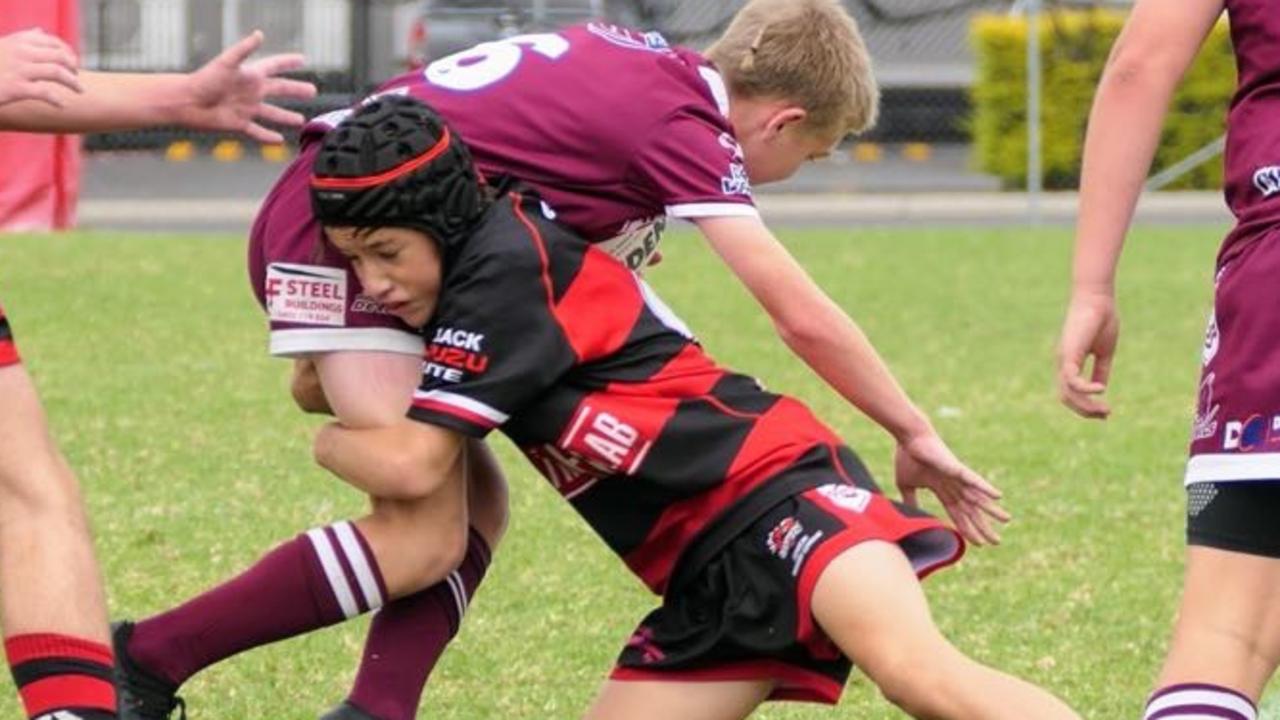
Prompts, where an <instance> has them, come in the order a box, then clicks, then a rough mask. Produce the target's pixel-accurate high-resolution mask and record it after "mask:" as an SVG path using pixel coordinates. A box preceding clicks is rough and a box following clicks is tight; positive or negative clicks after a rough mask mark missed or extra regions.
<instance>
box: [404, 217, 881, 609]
mask: <svg viewBox="0 0 1280 720" xmlns="http://www.w3.org/2000/svg"><path fill="white" fill-rule="evenodd" d="M551 215H552V213H551V211H550V209H549V208H547V206H546V205H544V204H543V203H542V202H541V201H539V200H537V199H536V198H534V197H532V196H530V195H520V194H517V193H515V192H511V193H509V194H507V195H504V196H503V198H502V200H500V201H499V202H498V203H497V204H496V205H495V207H494V208H493V210H491V211H490V212H489V214H488V216H487V217H486V218H485V220H484V222H483V223H482V225H481V227H480V228H479V229H478V230H477V232H476V233H475V235H474V236H472V237H471V238H469V239H468V240H467V241H466V242H465V243H463V244H462V246H461V247H460V248H459V249H458V250H457V251H456V253H455V256H454V257H450V258H449V260H448V263H447V266H446V268H445V274H444V281H443V286H442V289H441V293H440V298H439V303H438V305H437V309H436V312H435V314H434V316H433V318H432V320H431V322H430V323H429V325H428V326H427V327H426V328H424V329H423V335H424V338H425V340H426V342H427V356H426V358H425V359H424V363H423V379H422V385H421V387H420V388H419V390H418V391H417V392H416V393H415V397H414V402H413V407H412V408H411V410H410V416H411V417H412V418H414V419H416V420H419V421H423V422H428V423H433V424H436V425H441V426H445V427H449V428H452V429H455V430H457V431H459V432H462V433H465V434H467V435H471V436H476V437H482V436H484V435H485V434H487V433H488V432H490V431H491V430H494V429H501V430H502V431H503V432H504V433H505V434H506V435H507V436H508V437H510V438H511V440H512V441H514V442H515V444H516V445H517V446H519V447H520V449H521V450H522V451H523V452H524V454H525V455H526V456H527V457H528V458H529V460H530V461H531V462H532V463H533V464H534V466H536V467H537V469H538V470H539V472H540V473H541V474H542V475H543V476H545V477H546V479H547V480H548V481H550V482H551V484H552V485H553V486H555V488H556V489H557V490H558V491H559V492H560V494H561V495H562V496H563V497H564V498H565V499H567V500H568V501H569V502H570V503H572V504H573V506H574V507H575V508H576V509H577V511H578V512H579V513H580V514H581V515H582V516H583V517H584V518H585V519H586V520H587V522H588V523H589V524H590V525H591V527H592V528H593V529H594V530H595V532H596V533H598V534H599V535H600V536H601V537H602V538H603V539H604V540H605V542H607V543H608V544H609V546H610V547H611V548H612V549H613V550H614V551H615V552H617V553H618V554H619V555H621V556H622V558H623V559H624V560H625V561H626V563H627V565H628V566H629V567H630V568H631V569H632V571H634V572H635V573H636V574H637V575H638V576H639V577H640V578H641V579H642V580H643V581H644V582H645V583H646V584H647V585H648V586H649V587H650V588H651V589H653V590H654V591H655V592H659V593H660V592H662V591H663V590H664V588H665V587H666V584H667V581H668V579H669V577H670V575H671V572H672V569H673V567H674V565H675V563H676V560H677V559H678V558H679V556H680V553H681V551H682V550H683V549H684V548H686V547H688V546H689V545H690V544H691V543H693V541H694V540H695V539H697V538H698V537H699V535H700V534H701V533H703V532H704V531H705V530H707V528H708V527H709V526H711V525H712V524H713V523H721V524H722V522H723V518H725V517H726V516H727V515H729V514H731V513H727V512H726V511H728V510H730V509H733V510H734V511H735V512H737V511H738V510H741V509H743V508H744V507H745V506H747V505H752V506H760V505H763V506H764V507H760V508H759V510H760V511H763V510H764V509H767V507H768V506H771V505H772V504H774V503H776V502H778V501H779V500H781V499H782V498H783V497H784V496H786V495H790V494H792V493H794V492H798V491H799V490H800V489H802V488H807V487H815V486H817V485H820V484H823V483H829V482H832V481H833V479H838V478H839V476H840V475H844V476H845V479H846V480H847V479H848V473H847V472H846V468H847V467H848V463H847V462H844V463H842V461H841V459H840V458H839V456H842V455H843V456H844V457H845V458H847V457H848V456H850V455H851V453H849V451H848V450H847V449H844V448H841V447H840V440H839V439H838V438H837V437H836V435H835V434H834V433H833V432H832V431H831V430H829V429H828V428H827V427H826V426H824V425H823V424H822V423H821V422H819V421H818V420H817V419H816V418H815V417H814V416H813V414H812V413H811V412H810V411H809V409H808V408H806V407H805V406H804V405H803V404H801V403H800V402H798V401H796V400H793V399H791V398H788V397H784V396H780V395H776V394H773V393H770V392H767V391H765V390H764V389H763V388H761V386H760V385H759V384H758V383H757V382H756V381H755V380H754V379H752V378H750V377H746V376H744V375H739V374H736V373H733V372H730V371H727V370H725V369H723V368H721V367H719V366H717V365H716V364H715V363H714V362H713V361H712V360H711V359H710V358H709V357H708V356H707V355H706V353H704V352H703V350H702V348H701V347H700V346H699V345H698V343H697V342H696V341H695V340H694V338H693V336H692V334H691V333H690V332H689V329H688V328H687V327H686V326H685V324H684V323H683V322H681V321H680V320H679V319H678V318H677V317H676V316H675V314H673V313H672V311H671V310H670V309H669V308H668V307H667V306H666V305H664V304H663V302H662V301H661V300H660V299H659V298H658V296H657V295H656V294H654V292H653V291H652V289H650V288H649V287H648V286H647V285H646V284H645V282H644V281H643V280H642V279H641V278H640V277H638V276H637V275H635V274H634V273H632V272H630V271H629V270H628V269H627V268H626V267H625V266H624V265H623V264H622V263H620V262H619V261H617V260H615V259H614V258H613V257H611V256H609V255H608V254H606V253H605V252H604V251H602V250H600V249H598V248H596V247H594V246H591V245H589V244H587V243H586V242H584V241H582V240H580V239H579V238H577V237H575V236H573V235H572V234H570V233H569V232H567V231H566V230H564V229H562V228H560V227H559V226H558V225H556V224H555V223H554V222H552V221H551V217H549V216H551ZM853 462H855V463H856V460H854V461H853Z"/></svg>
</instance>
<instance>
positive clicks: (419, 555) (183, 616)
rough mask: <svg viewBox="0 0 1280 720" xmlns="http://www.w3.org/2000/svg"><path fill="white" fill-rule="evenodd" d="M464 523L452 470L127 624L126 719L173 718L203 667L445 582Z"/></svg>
mask: <svg viewBox="0 0 1280 720" xmlns="http://www.w3.org/2000/svg"><path fill="white" fill-rule="evenodd" d="M463 462H465V461H463ZM466 528H467V512H466V487H465V482H464V476H463V474H462V473H461V472H456V473H451V474H450V478H449V479H448V480H447V481H446V482H445V483H443V484H442V485H441V487H440V488H439V489H438V490H437V492H435V493H433V494H432V495H430V496H427V497H425V498H422V499H421V500H419V501H417V502H410V501H379V502H377V503H375V507H374V510H373V512H371V513H370V514H369V515H367V516H365V517H364V518H361V519H360V520H358V521H356V522H354V523H346V522H341V523H335V524H334V525H330V526H328V527H324V528H316V529H314V530H311V531H308V532H306V533H304V534H302V535H300V536H298V537H297V538H295V539H293V540H291V541H289V542H287V543H284V544H283V545H280V546H278V547H277V548H275V549H274V550H272V551H271V552H269V553H268V554H267V555H265V556H264V557H263V558H262V559H261V560H260V561H259V562H258V563H257V564H255V565H254V566H253V567H251V568H249V569H248V570H247V571H245V572H244V573H242V574H241V575H239V576H237V577H235V578H233V579H231V580H230V581H228V582H226V583H224V584H222V585H219V586H218V587H215V588H213V589H212V590H210V591H208V592H206V593H204V594H203V595H200V596H199V597H196V598H194V599H192V600H190V601H188V602H187V603H185V604H183V605H182V606H180V607H178V608H175V609H174V610H171V611H169V612H166V613H163V614H161V615H158V616H156V617H153V618H149V619H147V620H145V621H143V622H141V623H138V624H137V625H136V626H130V625H124V626H122V627H121V628H120V629H119V630H118V631H117V634H116V637H115V647H116V652H117V654H118V655H119V659H118V663H119V667H120V668H122V670H123V675H122V678H121V686H120V691H121V717H123V718H127V719H129V720H134V719H136V720H150V719H151V718H167V717H168V716H169V712H170V711H171V710H172V709H173V708H174V707H175V706H176V703H177V700H176V698H175V695H174V693H175V692H176V690H177V687H178V686H179V685H180V684H181V683H182V682H183V681H185V680H186V679H187V678H189V677H190V676H191V675H193V674H195V673H196V672H198V671H199V670H201V669H203V668H205V667H208V666H209V665H212V664H213V663H216V662H218V661H220V660H223V659H225V658H227V657H230V656H232V655H234V654H236V653H239V652H242V651H244V650H247V649H250V648H253V647H258V646H260V645H265V644H267V643H271V642H275V641H277V640H283V639H285V638H288V637H293V636H295V635H299V634H301V633H305V632H309V631H312V630H316V629H318V628H321V627H325V626H328V625H332V624H335V623H338V622H341V621H343V620H346V619H349V618H352V617H355V616H356V615H358V614H361V613H364V612H368V611H371V610H376V609H377V608H379V607H381V606H382V605H383V604H384V602H385V601H386V600H388V599H394V598H400V597H404V596H406V595H409V594H411V593H414V592H417V591H418V590H421V589H423V588H425V587H428V586H430V585H432V584H434V583H437V582H439V581H440V579H441V578H442V577H444V576H445V575H447V574H448V573H449V572H451V571H452V570H453V569H454V568H456V567H457V566H458V564H459V562H460V561H461V559H462V557H463V554H464V553H465V549H466Z"/></svg>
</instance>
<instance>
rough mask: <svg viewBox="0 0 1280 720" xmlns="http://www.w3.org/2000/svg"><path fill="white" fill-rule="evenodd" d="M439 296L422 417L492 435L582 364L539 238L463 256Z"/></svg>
mask: <svg viewBox="0 0 1280 720" xmlns="http://www.w3.org/2000/svg"><path fill="white" fill-rule="evenodd" d="M476 239H477V238H472V241H475V240H476ZM439 302H440V304H439V306H438V307H437V309H436V312H435V313H434V315H433V319H432V321H431V323H430V324H429V325H428V326H427V328H426V329H425V330H424V331H423V334H424V340H426V342H427V351H426V356H425V357H424V359H423V365H422V383H421V385H420V386H419V388H418V390H417V391H416V392H415V393H414V398H413V405H412V407H411V408H410V409H409V417H411V418H413V419H414V420H418V421H421V422H426V423H431V424H434V425H441V426H444V427H448V428H451V429H453V430H457V431H458V432H461V433H463V434H465V435H469V436H473V437H484V436H485V435H487V434H488V433H489V432H490V431H492V430H494V429H495V428H498V427H500V426H502V425H503V424H505V423H506V422H507V420H508V419H509V418H510V417H511V416H512V415H513V414H515V413H518V412H519V411H520V410H521V409H522V408H524V407H525V406H526V405H527V404H529V403H530V402H531V401H533V400H534V399H536V398H537V397H538V396H539V395H540V394H542V393H543V392H544V391H546V390H547V389H548V388H550V387H551V386H552V385H553V384H555V383H556V381H557V380H559V378H560V377H561V376H562V375H564V374H565V373H566V372H568V371H569V370H570V369H571V368H572V367H573V365H574V362H575V357H576V356H575V355H574V351H573V349H572V346H570V345H569V343H568V341H567V339H566V336H565V334H564V332H563V331H562V330H561V328H560V326H559V325H558V323H557V322H556V318H555V315H554V312H553V309H552V307H553V306H552V300H551V296H550V283H549V279H548V277H547V273H546V270H545V268H544V266H543V261H542V259H541V258H540V256H539V253H538V251H537V248H536V247H535V246H534V245H533V244H530V245H529V246H528V247H527V248H521V247H517V248H510V247H508V248H507V249H504V250H502V251H500V252H493V253H484V252H482V253H478V254H471V256H470V257H464V258H460V260H459V264H458V267H456V268H453V269H451V270H450V271H449V272H448V274H447V275H446V278H445V282H444V287H443V289H442V290H441V293H440V301H439Z"/></svg>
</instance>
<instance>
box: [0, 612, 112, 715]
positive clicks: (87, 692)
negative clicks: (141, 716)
mask: <svg viewBox="0 0 1280 720" xmlns="http://www.w3.org/2000/svg"><path fill="white" fill-rule="evenodd" d="M4 650H5V654H6V655H7V656H8V658H9V669H10V670H11V671H12V672H13V680H14V683H15V684H17V686H18V694H19V695H20V696H22V705H23V707H24V708H26V711H27V717H29V718H38V719H39V720H46V719H47V720H69V719H70V718H78V719H81V720H108V719H112V718H115V717H116V687H115V684H114V682H113V680H112V675H111V665H112V655H111V648H109V647H107V646H106V645H103V644H101V643H96V642H93V641H91V640H84V639H81V638H73V637H68V636H66V635H55V634H52V633H40V634H32V635H17V636H14V637H11V638H8V639H7V640H5V641H4Z"/></svg>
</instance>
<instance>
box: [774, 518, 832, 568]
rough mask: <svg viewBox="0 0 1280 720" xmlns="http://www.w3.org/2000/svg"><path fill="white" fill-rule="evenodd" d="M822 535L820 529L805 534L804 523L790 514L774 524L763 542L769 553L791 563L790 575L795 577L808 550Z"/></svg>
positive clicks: (802, 564)
mask: <svg viewBox="0 0 1280 720" xmlns="http://www.w3.org/2000/svg"><path fill="white" fill-rule="evenodd" d="M822 536H823V532H822V531H821V530H815V531H814V532H812V533H809V534H808V535H806V534H805V532H804V525H803V524H802V523H801V522H800V521H799V520H797V519H796V518H795V516H794V515H792V516H788V517H785V518H783V519H782V520H780V521H779V522H778V524H777V525H774V526H773V529H772V530H770V531H769V534H768V536H766V537H765V540H764V543H765V547H767V548H768V549H769V552H770V553H772V554H774V555H776V556H777V557H778V558H779V559H781V560H786V561H789V562H790V563H791V576H792V577H796V576H797V575H799V574H800V568H802V567H804V561H805V558H807V557H809V551H810V550H812V549H813V546H814V545H815V544H817V542H818V541H819V540H821V539H822Z"/></svg>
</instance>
